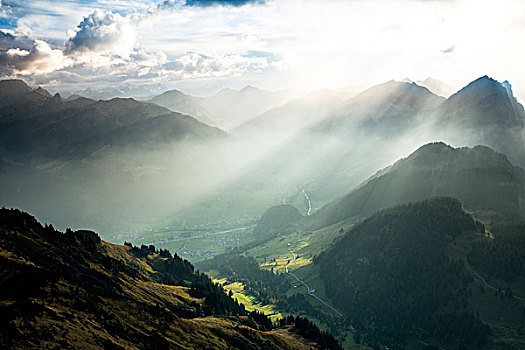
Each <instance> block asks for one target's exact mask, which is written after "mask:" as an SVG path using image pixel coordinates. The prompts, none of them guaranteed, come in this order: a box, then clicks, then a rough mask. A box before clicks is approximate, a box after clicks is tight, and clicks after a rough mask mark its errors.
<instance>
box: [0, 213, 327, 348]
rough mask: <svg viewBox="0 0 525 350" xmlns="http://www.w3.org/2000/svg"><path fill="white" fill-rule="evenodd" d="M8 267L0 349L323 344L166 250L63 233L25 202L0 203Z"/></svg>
mask: <svg viewBox="0 0 525 350" xmlns="http://www.w3.org/2000/svg"><path fill="white" fill-rule="evenodd" d="M0 267H1V270H0V282H1V285H2V288H0V325H1V327H0V335H1V336H0V347H1V348H14V349H37V348H38V349H41V348H79V349H101V348H114V349H203V348H213V349H261V348H264V349H315V348H320V347H322V345H320V344H316V343H315V341H317V340H316V339H314V338H312V339H314V342H312V341H309V340H306V339H305V338H303V337H301V336H299V335H298V334H297V332H302V331H303V330H299V331H297V332H296V330H297V329H296V327H295V326H291V325H288V324H282V325H281V326H280V328H278V329H277V328H275V326H273V325H272V324H271V321H269V320H268V319H267V318H266V317H264V316H262V315H260V314H251V315H248V313H246V311H245V308H244V307H243V306H241V305H239V304H238V303H237V302H236V301H234V300H232V299H231V298H230V297H229V296H228V295H227V294H226V293H224V290H223V289H222V287H220V286H218V285H217V284H214V283H213V282H212V281H211V280H210V279H209V278H208V277H207V276H206V275H204V274H200V273H198V272H195V271H194V269H193V266H192V265H191V264H190V263H189V262H187V261H185V260H183V259H181V258H180V257H178V256H177V255H172V254H170V253H169V252H168V251H167V250H162V249H161V250H156V249H155V248H154V247H153V246H142V247H140V248H139V247H132V246H131V245H128V244H126V245H115V244H110V243H106V242H103V241H101V240H100V238H99V237H98V235H97V234H95V233H94V232H91V231H76V232H73V231H68V232H66V233H65V234H64V233H60V232H58V231H55V230H54V229H53V228H52V227H48V226H45V227H43V226H41V225H40V224H39V223H38V222H37V221H36V220H35V219H34V218H33V217H31V216H29V215H27V214H24V213H21V212H19V211H17V210H6V209H2V210H0ZM232 288H233V287H232ZM236 288H238V291H239V293H238V297H239V298H240V296H241V295H242V294H241V293H240V292H241V291H240V287H239V286H236ZM246 300H248V301H253V299H251V298H249V297H247V298H246ZM260 310H262V311H264V312H268V311H269V310H270V308H269V307H262V306H261V307H260ZM306 334H310V335H312V334H313V336H316V335H315V334H319V333H315V332H314V333H306ZM323 337H325V335H323ZM317 339H320V338H317Z"/></svg>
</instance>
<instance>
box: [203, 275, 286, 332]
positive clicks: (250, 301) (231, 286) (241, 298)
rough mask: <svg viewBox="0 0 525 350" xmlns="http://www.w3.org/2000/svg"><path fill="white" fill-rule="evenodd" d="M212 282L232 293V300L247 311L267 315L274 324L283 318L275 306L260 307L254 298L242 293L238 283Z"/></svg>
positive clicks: (223, 280)
mask: <svg viewBox="0 0 525 350" xmlns="http://www.w3.org/2000/svg"><path fill="white" fill-rule="evenodd" d="M213 282H215V283H219V284H221V285H222V287H223V288H224V290H225V292H226V293H230V291H231V292H232V293H233V298H234V299H235V300H237V301H238V302H239V303H241V304H242V305H244V307H245V308H246V310H247V311H254V310H256V311H258V312H261V313H263V314H265V315H268V316H269V317H270V319H271V320H272V321H273V322H275V321H277V320H279V319H281V318H282V317H283V316H282V315H281V313H280V312H279V311H277V308H276V307H275V305H262V304H261V303H260V302H259V301H258V300H256V298H255V297H253V296H251V295H248V294H246V293H245V292H244V285H243V284H242V283H240V282H233V283H230V282H229V281H227V280H226V279H225V278H223V279H220V280H217V279H214V280H213Z"/></svg>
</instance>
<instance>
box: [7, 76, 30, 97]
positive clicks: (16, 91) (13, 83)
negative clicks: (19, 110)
mask: <svg viewBox="0 0 525 350" xmlns="http://www.w3.org/2000/svg"><path fill="white" fill-rule="evenodd" d="M32 90H33V89H31V87H30V86H29V85H27V84H26V83H25V82H23V81H22V80H18V79H9V80H2V81H0V94H1V95H7V96H13V95H22V94H27V93H30V92H31V91H32Z"/></svg>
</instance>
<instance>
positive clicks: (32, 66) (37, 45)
mask: <svg viewBox="0 0 525 350" xmlns="http://www.w3.org/2000/svg"><path fill="white" fill-rule="evenodd" d="M9 35H10V34H8V35H7V37H8V38H9V39H8V40H12V41H15V40H16V39H15V37H13V36H12V35H11V36H9ZM4 36H5V35H4ZM70 64H71V60H70V59H69V58H68V57H66V56H64V53H63V52H62V50H58V49H52V48H51V47H50V46H49V44H48V43H46V42H45V41H43V40H35V41H34V43H33V46H32V47H31V49H29V50H24V49H20V48H19V47H17V48H11V49H7V50H1V51H0V73H2V74H6V75H9V74H13V73H14V74H20V75H30V74H42V73H49V72H53V71H55V70H59V69H62V68H64V67H66V66H69V65H70Z"/></svg>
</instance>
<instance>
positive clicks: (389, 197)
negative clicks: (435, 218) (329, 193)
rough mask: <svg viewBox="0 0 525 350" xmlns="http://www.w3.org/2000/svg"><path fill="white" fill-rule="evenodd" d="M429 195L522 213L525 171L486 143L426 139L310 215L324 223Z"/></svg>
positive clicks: (507, 214) (494, 211)
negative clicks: (460, 144) (455, 143)
mask: <svg viewBox="0 0 525 350" xmlns="http://www.w3.org/2000/svg"><path fill="white" fill-rule="evenodd" d="M431 196H452V197H454V198H458V199H459V200H460V201H461V202H462V203H463V205H464V206H465V208H466V209H467V210H468V211H470V212H473V213H475V215H476V216H478V217H483V218H485V219H488V220H496V221H498V220H502V219H509V218H511V219H523V218H525V202H524V201H523V198H525V197H524V196H525V172H524V171H523V169H521V168H519V167H516V166H513V165H512V164H511V163H510V162H509V161H508V159H507V158H506V157H505V156H504V155H502V154H500V153H497V152H495V151H493V150H492V149H490V148H488V147H484V146H476V147H474V148H467V147H463V148H453V147H450V146H447V145H446V144H444V143H430V144H427V145H424V146H422V147H421V148H419V149H418V150H417V151H415V152H414V153H412V154H411V155H410V156H408V157H407V158H405V159H402V160H400V161H398V162H396V163H395V164H394V165H392V166H390V167H388V168H386V169H384V170H382V171H380V172H378V173H377V174H376V175H374V176H372V177H371V178H370V179H368V180H366V181H365V182H364V183H363V184H362V185H360V186H359V187H358V188H356V189H355V190H353V191H352V192H350V193H349V194H347V195H345V196H343V197H341V198H339V199H337V200H335V201H334V202H332V203H329V204H327V205H326V206H325V207H323V208H321V209H320V210H319V211H318V212H317V213H314V215H312V216H311V217H310V218H308V219H309V220H311V221H312V222H314V223H315V224H316V225H319V224H320V225H322V226H325V225H330V224H333V223H336V222H339V221H342V220H345V219H347V218H351V217H355V216H361V217H365V216H368V215H371V214H373V213H374V212H376V211H378V210H381V209H384V208H387V207H391V206H393V205H400V204H403V203H408V202H412V201H417V200H422V199H425V198H428V197H431Z"/></svg>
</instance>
